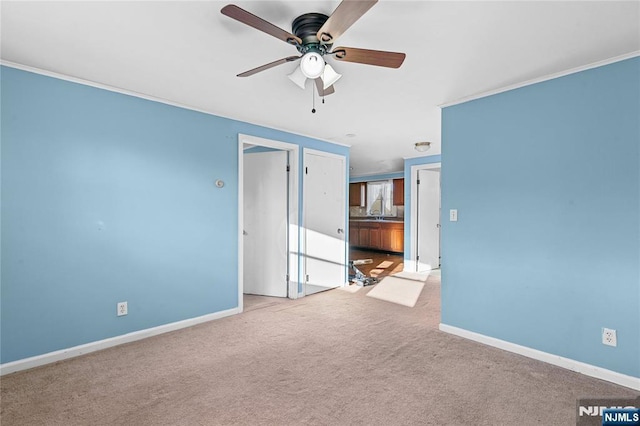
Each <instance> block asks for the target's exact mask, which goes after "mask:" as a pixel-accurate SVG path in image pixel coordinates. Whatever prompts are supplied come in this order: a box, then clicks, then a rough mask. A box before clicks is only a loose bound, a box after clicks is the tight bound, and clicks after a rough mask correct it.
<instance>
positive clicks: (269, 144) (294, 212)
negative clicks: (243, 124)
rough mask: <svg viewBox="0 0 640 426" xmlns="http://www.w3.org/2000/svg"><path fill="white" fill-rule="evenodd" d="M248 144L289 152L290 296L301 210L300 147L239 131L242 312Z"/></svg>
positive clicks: (296, 277) (240, 306)
mask: <svg viewBox="0 0 640 426" xmlns="http://www.w3.org/2000/svg"><path fill="white" fill-rule="evenodd" d="M245 143H248V144H251V145H256V146H263V147H266V148H275V149H280V150H283V151H289V253H288V254H287V255H288V258H289V288H288V289H287V293H288V295H289V298H290V299H296V298H297V297H298V282H299V264H298V262H299V260H298V257H299V256H298V253H300V244H299V241H300V238H299V226H298V212H299V211H300V204H299V197H298V180H299V176H300V173H299V170H300V168H299V162H300V160H299V158H300V157H299V155H300V147H299V146H298V145H295V144H291V143H287V142H282V141H276V140H272V139H265V138H261V137H258V136H252V135H246V134H243V133H238V311H239V312H242V311H243V308H244V307H243V299H242V298H243V294H244V242H243V239H244V236H243V229H244V149H243V148H244V144H245Z"/></svg>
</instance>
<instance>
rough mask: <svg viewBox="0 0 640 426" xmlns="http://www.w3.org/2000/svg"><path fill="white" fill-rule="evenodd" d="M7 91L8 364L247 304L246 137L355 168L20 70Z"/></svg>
mask: <svg viewBox="0 0 640 426" xmlns="http://www.w3.org/2000/svg"><path fill="white" fill-rule="evenodd" d="M1 85H2V86H1V94H2V105H1V107H2V122H1V124H2V133H1V137H2V139H1V142H2V146H1V147H2V158H1V161H2V197H1V205H2V226H1V253H2V269H1V279H2V281H1V288H0V290H1V296H2V297H1V303H0V310H1V313H0V315H1V323H2V324H1V329H0V333H1V353H0V362H2V363H6V362H10V361H14V360H18V359H22V358H26V357H30V356H34V355H39V354H43V353H47V352H51V351H55V350H59V349H64V348H68V347H72V346H75V345H79V344H83V343H88V342H92V341H96V340H100V339H105V338H108V337H113V336H117V335H121V334H124V333H128V332H132V331H136V330H141V329H145V328H149V327H153V326H158V325H162V324H166V323H171V322H174V321H179V320H183V319H187V318H193V317H197V316H201V315H205V314H209V313H213V312H219V311H222V310H227V309H231V308H235V307H237V306H238V300H237V299H238V290H237V286H238V282H237V280H238V277H237V265H238V258H237V252H238V246H237V238H238V211H237V203H238V199H237V192H238V180H237V175H238V166H237V165H238V142H237V141H238V133H244V134H248V135H254V136H259V137H262V138H267V139H274V140H280V141H283V142H289V143H295V144H298V145H300V146H303V147H309V148H313V149H317V150H322V151H328V152H333V153H337V154H341V155H345V156H347V162H346V163H347V164H346V167H347V168H348V148H346V147H342V146H338V145H333V144H329V143H326V142H322V141H318V140H314V139H311V138H306V137H301V136H298V135H294V134H290V133H285V132H281V131H277V130H273V129H268V128H264V127H260V126H255V125H251V124H247V123H243V122H239V121H234V120H229V119H225V118H220V117H216V116H213V115H208V114H203V113H199V112H194V111H191V110H186V109H182V108H177V107H173V106H168V105H165V104H161V103H157V102H152V101H148V100H144V99H140V98H136V97H131V96H127V95H122V94H119V93H114V92H110V91H106V90H102V89H96V88H93V87H88V86H84V85H80V84H76V83H70V82H67V81H63V80H59V79H54V78H50V77H44V76H41V75H37V74H33V73H29V72H25V71H20V70H16V69H13V68H7V67H2V68H1ZM299 160H300V164H302V160H303V159H302V150H300V159H299ZM347 170H348V169H347ZM216 179H223V180H224V181H225V182H226V185H225V186H224V188H221V189H218V188H216V187H215V185H214V182H215V180H216ZM302 179H303V176H302V174H301V176H300V182H302ZM345 217H346V211H345ZM221 265H222V266H223V267H221ZM125 300H126V301H128V303H129V314H128V315H127V316H125V317H116V315H115V309H116V308H115V306H116V303H117V302H119V301H125Z"/></svg>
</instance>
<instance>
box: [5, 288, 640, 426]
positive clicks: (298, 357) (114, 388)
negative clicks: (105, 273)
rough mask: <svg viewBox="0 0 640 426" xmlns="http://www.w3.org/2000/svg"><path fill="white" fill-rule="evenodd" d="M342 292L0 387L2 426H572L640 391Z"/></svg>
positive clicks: (21, 376) (430, 295)
mask: <svg viewBox="0 0 640 426" xmlns="http://www.w3.org/2000/svg"><path fill="white" fill-rule="evenodd" d="M439 284H440V283H439V277H438V276H437V275H434V276H430V277H429V279H428V280H427V282H426V284H425V286H424V289H423V290H422V293H421V294H420V297H419V299H418V301H417V303H416V305H415V307H413V308H408V307H405V306H401V305H397V304H394V303H389V302H385V301H382V300H377V299H374V298H371V297H366V293H367V292H368V291H369V290H370V287H365V288H361V289H360V290H358V291H356V292H349V291H344V290H340V289H336V290H331V291H327V292H323V293H319V294H316V295H313V296H309V297H305V298H302V299H299V300H286V299H273V298H264V299H261V298H256V297H255V296H253V297H250V300H248V302H249V303H248V309H247V310H246V311H245V313H243V314H241V315H236V316H233V317H228V318H224V319H221V320H217V321H212V322H209V323H205V324H200V325H197V326H194V327H191V328H188V329H184V330H179V331H175V332H171V333H167V334H164V335H160V336H155V337H152V338H149V339H146V340H142V341H138V342H133V343H129V344H126V345H122V346H119V347H114V348H110V349H106V350H103V351H100V352H95V353H92V354H88V355H85V356H81V357H78V358H74V359H70V360H66V361H62V362H59V363H56V364H52V365H48V366H43V367H40V368H35V369H32V370H29V371H23V372H19V373H14V374H11V375H7V376H4V377H2V379H1V382H0V387H1V397H2V400H1V412H0V416H1V417H0V420H1V423H2V425H3V426H5V425H6V426H9V425H227V424H228V425H232V424H242V425H245V424H247V425H248V424H251V425H261V424H264V425H295V424H310V425H412V424H416V425H418V424H420V425H425V424H428V425H492V426H494V425H575V422H576V400H577V399H578V398H583V397H602V398H605V397H620V398H621V397H635V396H637V395H638V392H635V391H633V390H630V389H627V388H624V387H620V386H617V385H614V384H611V383H608V382H604V381H601V380H597V379H593V378H590V377H587V376H583V375H580V374H577V373H574V372H571V371H568V370H565V369H562V368H558V367H554V366H551V365H548V364H544V363H542V362H538V361H534V360H531V359H528V358H525V357H522V356H519V355H515V354H512V353H508V352H504V351H501V350H498V349H495V348H492V347H489V346H484V345H481V344H478V343H474V342H472V341H469V340H465V339H462V338H459V337H456V336H452V335H449V334H446V333H443V332H440V331H439V330H438V323H439V320H440V308H439V303H440V285H439Z"/></svg>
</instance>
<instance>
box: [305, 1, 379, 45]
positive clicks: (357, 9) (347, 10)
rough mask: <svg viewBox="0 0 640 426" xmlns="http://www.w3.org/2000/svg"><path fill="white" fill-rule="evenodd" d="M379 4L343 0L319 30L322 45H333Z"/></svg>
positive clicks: (318, 35)
mask: <svg viewBox="0 0 640 426" xmlns="http://www.w3.org/2000/svg"><path fill="white" fill-rule="evenodd" d="M377 2H378V0H342V3H340V4H339V5H338V7H337V8H336V10H334V11H333V13H332V14H331V16H329V19H327V21H326V22H325V23H324V24H323V25H322V27H321V28H320V29H319V30H318V34H317V37H318V40H320V41H321V42H322V43H329V44H331V43H333V42H334V41H335V40H336V39H337V38H338V37H340V36H341V35H342V34H344V32H345V31H347V29H348V28H349V27H350V26H351V25H353V23H354V22H356V21H357V20H358V19H360V17H361V16H362V15H364V14H365V13H366V12H367V10H369V9H371V8H372V7H373V5H374V4H376V3H377Z"/></svg>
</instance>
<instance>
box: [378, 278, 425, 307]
mask: <svg viewBox="0 0 640 426" xmlns="http://www.w3.org/2000/svg"><path fill="white" fill-rule="evenodd" d="M427 278H429V273H417V272H400V273H397V274H394V275H390V276H388V277H384V278H383V279H382V280H380V282H379V283H378V284H376V285H375V287H373V288H372V289H371V290H370V291H369V292H368V293H367V296H369V297H374V298H376V299H380V300H384V301H387V302H391V303H397V304H398V305H403V306H408V307H410V308H413V307H414V306H415V304H416V302H417V301H418V297H420V293H422V289H423V287H424V283H425V282H426V281H427Z"/></svg>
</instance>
